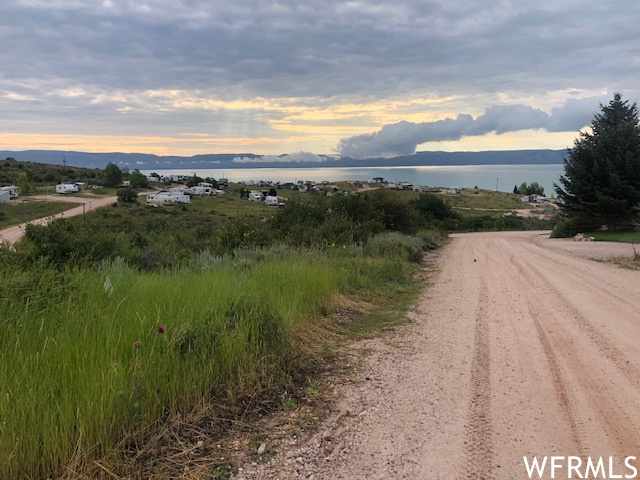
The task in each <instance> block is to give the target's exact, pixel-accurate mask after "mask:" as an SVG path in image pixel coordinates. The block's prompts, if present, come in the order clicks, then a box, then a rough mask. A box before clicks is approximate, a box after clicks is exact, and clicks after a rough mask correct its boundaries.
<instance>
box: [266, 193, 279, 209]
mask: <svg viewBox="0 0 640 480" xmlns="http://www.w3.org/2000/svg"><path fill="white" fill-rule="evenodd" d="M264 204H265V205H266V206H267V207H277V206H278V205H279V202H278V197H273V196H268V197H267V198H266V199H265V200H264Z"/></svg>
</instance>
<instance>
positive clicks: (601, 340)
mask: <svg viewBox="0 0 640 480" xmlns="http://www.w3.org/2000/svg"><path fill="white" fill-rule="evenodd" d="M512 263H513V264H514V265H515V266H516V268H517V269H518V272H519V274H520V275H522V276H523V277H525V278H527V280H528V282H530V284H531V285H534V286H535V288H536V289H540V290H541V291H544V293H545V294H551V295H552V296H553V297H554V300H556V301H557V302H558V303H557V304H559V306H560V313H561V314H562V313H564V312H566V311H569V312H570V313H571V314H570V315H562V319H567V318H568V319H570V320H572V321H573V322H574V323H575V324H576V325H577V326H578V327H579V329H580V330H581V331H582V332H583V333H584V334H585V335H586V336H587V337H588V338H589V340H590V341H591V342H593V343H594V344H595V345H596V347H597V349H598V352H599V353H600V354H601V355H602V356H603V357H605V358H607V359H608V360H610V362H611V364H612V365H613V366H614V367H615V368H617V370H618V371H619V373H621V376H622V377H623V378H624V379H625V380H626V381H627V382H629V383H630V384H631V385H632V386H633V387H635V389H636V390H637V391H640V378H638V377H637V376H636V375H637V374H635V373H634V372H640V371H639V370H638V369H637V367H636V366H635V365H633V364H631V363H630V361H629V360H628V359H627V358H626V357H625V356H624V354H623V352H622V351H621V350H620V349H619V348H618V347H616V346H615V345H614V344H613V343H611V342H610V341H609V340H607V339H606V338H605V337H604V336H603V335H602V333H600V332H598V331H597V329H596V328H595V327H594V326H593V324H592V323H591V322H589V320H587V319H586V318H585V317H584V316H583V315H582V314H581V313H580V311H579V310H578V309H577V308H576V306H575V305H574V304H573V303H571V301H570V300H569V299H568V298H566V297H565V296H564V295H563V294H562V293H560V292H559V291H557V290H556V289H549V288H547V287H546V285H545V284H544V283H543V282H542V281H541V280H540V279H541V278H544V276H543V272H542V271H541V270H540V269H539V268H538V267H537V266H534V265H532V264H527V265H526V268H525V266H524V265H523V264H522V263H521V262H520V261H519V260H517V259H516V258H515V257H513V258H512ZM528 308H529V310H530V312H531V316H532V318H533V319H534V322H535V326H536V330H537V333H538V338H539V340H540V342H541V344H542V346H543V349H544V351H545V355H546V356H547V359H548V360H549V366H550V368H551V372H552V375H553V381H554V387H555V388H556V392H557V393H558V395H559V398H560V399H561V400H562V403H563V410H564V412H565V414H566V416H567V419H568V421H569V424H570V425H571V432H572V438H573V439H574V441H575V442H576V445H577V446H578V448H579V450H580V452H581V455H587V454H589V453H590V452H585V445H584V441H583V440H582V439H586V438H588V436H587V435H586V429H585V426H584V422H583V421H581V419H580V415H579V414H578V413H577V412H578V409H577V408H576V406H575V405H576V402H575V400H574V399H573V398H572V397H573V394H571V393H570V389H568V388H567V386H566V385H565V382H564V380H563V375H562V370H561V369H560V368H559V362H558V360H557V357H556V351H560V352H561V355H562V356H563V357H564V360H565V363H566V364H567V365H568V366H569V367H570V368H571V371H572V376H573V377H575V378H576V379H577V380H578V381H579V383H580V384H581V385H582V386H583V395H584V394H586V395H585V396H586V397H587V398H588V400H589V401H590V402H591V404H592V405H593V406H595V410H596V411H597V412H598V417H599V418H601V419H602V420H604V422H603V423H604V427H605V429H606V430H607V432H608V434H609V435H608V437H609V439H610V440H611V441H613V442H614V443H615V444H616V446H617V447H618V450H619V451H620V452H623V455H628V454H630V453H632V452H635V451H637V450H638V448H640V440H639V439H638V438H637V432H638V426H637V423H636V421H635V420H634V417H633V415H629V414H628V413H627V412H626V411H625V409H624V408H623V407H622V406H621V405H620V404H619V403H618V401H617V399H616V396H615V395H614V394H612V391H611V390H612V389H611V388H608V385H606V384H605V381H606V379H603V378H598V377H597V374H596V373H595V372H593V371H591V369H590V368H589V367H588V366H587V365H585V363H584V361H580V360H579V359H580V352H578V351H575V350H574V348H573V347H571V346H570V344H569V343H567V342H563V347H564V348H562V349H561V350H559V349H558V348H556V349H554V348H553V346H552V344H551V342H550V341H549V338H548V336H547V335H546V333H545V331H544V328H543V327H542V325H541V322H544V319H545V317H546V318H549V319H554V318H555V316H557V315H558V313H557V312H553V311H551V310H550V309H549V307H548V305H547V306H544V307H543V306H542V305H540V304H533V303H532V302H531V300H529V301H528ZM556 324H557V322H556Z"/></svg>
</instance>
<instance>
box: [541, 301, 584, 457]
mask: <svg viewBox="0 0 640 480" xmlns="http://www.w3.org/2000/svg"><path fill="white" fill-rule="evenodd" d="M531 313H532V314H533V316H534V325H535V327H536V333H537V334H538V340H539V341H540V344H541V345H542V350H543V351H544V354H545V357H546V358H547V362H548V363H549V370H550V371H551V378H552V381H553V387H554V389H555V392H556V396H557V397H558V399H559V401H560V407H561V409H562V412H563V414H564V415H565V417H566V420H567V422H568V424H569V429H570V436H571V440H572V441H573V442H574V443H575V445H576V448H577V449H578V454H579V456H581V457H584V456H586V452H585V446H584V444H583V440H582V439H583V438H585V437H586V435H585V428H584V422H582V421H581V420H580V417H579V415H578V413H577V409H576V404H575V401H574V400H573V398H572V396H573V395H572V394H571V393H569V388H568V387H567V384H566V383H565V382H564V380H563V379H562V370H561V369H560V367H559V365H558V360H557V358H556V354H555V352H554V350H553V347H552V346H551V344H550V343H549V339H548V338H547V336H546V334H545V333H544V330H543V329H542V326H541V325H540V322H539V321H538V319H537V318H535V317H536V314H535V312H534V311H532V312H531Z"/></svg>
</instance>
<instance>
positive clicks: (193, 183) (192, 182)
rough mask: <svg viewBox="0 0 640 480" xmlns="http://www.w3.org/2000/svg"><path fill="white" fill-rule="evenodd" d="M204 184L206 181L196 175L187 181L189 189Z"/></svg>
mask: <svg viewBox="0 0 640 480" xmlns="http://www.w3.org/2000/svg"><path fill="white" fill-rule="evenodd" d="M202 182H204V179H203V178H201V177H199V176H197V175H196V174H195V173H194V174H193V176H192V177H191V178H190V179H189V180H187V183H186V185H187V187H189V188H191V187H195V186H196V185H198V184H199V183H202Z"/></svg>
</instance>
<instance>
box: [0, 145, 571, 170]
mask: <svg viewBox="0 0 640 480" xmlns="http://www.w3.org/2000/svg"><path fill="white" fill-rule="evenodd" d="M566 154H567V151H566V150H508V151H487V152H417V153H415V154H413V155H404V156H400V157H394V158H365V159H355V158H349V157H336V156H322V155H321V156H319V157H318V158H319V159H321V161H317V162H291V161H288V159H287V156H286V155H285V156H281V157H272V156H269V157H268V158H262V157H261V156H260V155H255V154H252V153H229V154H206V155H195V156H192V157H180V156H158V155H151V154H145V153H117V152H114V153H86V152H73V151H59V150H25V151H20V152H18V151H9V150H0V159H4V158H14V159H16V160H18V161H20V162H40V163H47V164H54V165H63V164H66V165H73V166H77V167H85V168H101V169H102V168H104V167H105V166H106V165H107V163H109V162H113V163H115V164H117V165H119V166H120V167H124V166H128V167H129V168H130V169H135V168H139V169H140V170H163V169H180V170H185V169H192V168H193V169H196V168H197V169H206V168H215V169H231V168H283V167H288V168H318V167H390V166H396V165H397V166H420V165H506V164H520V165H525V164H529V165H533V164H561V163H562V162H563V159H564V157H565V156H566ZM240 158H241V159H242V162H238V159H240ZM234 159H235V161H234ZM280 159H281V160H280ZM253 160H255V162H254V161H253Z"/></svg>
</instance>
